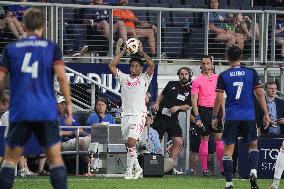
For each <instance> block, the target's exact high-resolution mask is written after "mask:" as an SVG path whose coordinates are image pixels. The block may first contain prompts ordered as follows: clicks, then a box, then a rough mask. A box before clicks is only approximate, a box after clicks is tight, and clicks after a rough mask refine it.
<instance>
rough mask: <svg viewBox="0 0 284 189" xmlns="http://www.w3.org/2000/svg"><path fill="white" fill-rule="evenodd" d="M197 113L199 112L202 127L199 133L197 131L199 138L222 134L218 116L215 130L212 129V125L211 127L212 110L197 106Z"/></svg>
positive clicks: (221, 125) (219, 116)
mask: <svg viewBox="0 0 284 189" xmlns="http://www.w3.org/2000/svg"><path fill="white" fill-rule="evenodd" d="M198 112H199V115H200V118H201V121H202V123H203V126H204V127H203V128H200V131H199V132H200V135H201V136H208V135H210V133H212V132H214V133H222V131H223V124H222V121H221V115H218V125H217V129H213V128H212V125H211V121H212V114H213V108H211V107H204V106H198Z"/></svg>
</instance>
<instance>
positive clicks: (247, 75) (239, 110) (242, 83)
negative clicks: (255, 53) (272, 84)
mask: <svg viewBox="0 0 284 189" xmlns="http://www.w3.org/2000/svg"><path fill="white" fill-rule="evenodd" d="M258 87H262V84H261V83H260V81H259V76H258V74H257V72H256V71H255V69H253V68H248V67H244V66H236V67H231V68H229V69H227V70H225V71H224V72H222V73H221V74H220V75H219V77H218V81H217V88H216V92H224V91H225V92H226V95H227V98H226V105H225V112H226V113H225V120H255V108H254V89H255V88H258Z"/></svg>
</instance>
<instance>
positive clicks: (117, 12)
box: [113, 9, 137, 28]
mask: <svg viewBox="0 0 284 189" xmlns="http://www.w3.org/2000/svg"><path fill="white" fill-rule="evenodd" d="M113 16H115V17H118V18H120V19H121V20H123V21H124V25H125V26H127V27H130V28H135V24H134V22H132V21H127V19H133V20H136V19H137V18H136V16H135V14H134V12H132V11H131V10H125V9H114V10H113Z"/></svg>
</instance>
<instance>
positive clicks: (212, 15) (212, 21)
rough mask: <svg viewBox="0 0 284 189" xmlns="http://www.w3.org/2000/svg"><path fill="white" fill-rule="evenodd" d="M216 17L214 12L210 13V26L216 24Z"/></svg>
mask: <svg viewBox="0 0 284 189" xmlns="http://www.w3.org/2000/svg"><path fill="white" fill-rule="evenodd" d="M204 19H205V17H204ZM215 20H216V19H215V16H214V13H213V12H210V13H209V23H210V24H214V23H215Z"/></svg>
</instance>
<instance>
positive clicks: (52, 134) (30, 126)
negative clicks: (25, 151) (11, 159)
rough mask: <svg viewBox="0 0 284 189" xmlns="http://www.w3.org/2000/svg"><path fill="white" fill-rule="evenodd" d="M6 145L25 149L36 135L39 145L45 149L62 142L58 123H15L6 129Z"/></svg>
mask: <svg viewBox="0 0 284 189" xmlns="http://www.w3.org/2000/svg"><path fill="white" fill-rule="evenodd" d="M6 129H8V130H7V131H6V133H5V143H6V145H8V146H9V147H16V146H20V147H24V146H25V145H26V143H27V142H28V140H29V139H30V138H31V135H32V133H33V134H34V135H35V137H36V139H37V140H38V143H39V145H40V146H41V147H44V148H45V149H48V148H50V147H51V146H53V145H54V144H56V143H58V142H60V141H61V138H60V136H59V124H58V121H57V120H56V121H33V122H31V121H23V122H13V123H10V125H9V126H8V127H7V128H6Z"/></svg>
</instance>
